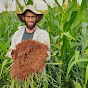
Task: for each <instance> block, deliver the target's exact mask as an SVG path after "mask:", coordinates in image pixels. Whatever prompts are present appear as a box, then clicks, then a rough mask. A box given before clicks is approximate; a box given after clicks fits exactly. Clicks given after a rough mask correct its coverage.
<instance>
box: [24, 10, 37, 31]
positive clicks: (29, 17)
mask: <svg viewBox="0 0 88 88" xmlns="http://www.w3.org/2000/svg"><path fill="white" fill-rule="evenodd" d="M37 19H38V17H37V16H36V14H34V13H32V12H29V11H27V12H26V13H25V16H24V17H23V20H24V21H25V24H26V26H27V28H28V29H30V30H32V29H33V28H34V27H35V25H36V21H37Z"/></svg>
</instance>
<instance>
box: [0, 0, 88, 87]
mask: <svg viewBox="0 0 88 88" xmlns="http://www.w3.org/2000/svg"><path fill="white" fill-rule="evenodd" d="M55 2H56V4H57V6H56V7H54V8H51V7H50V6H48V11H47V14H45V16H44V18H43V20H42V21H41V22H40V23H38V24H37V26H38V27H39V28H41V29H44V30H47V31H48V33H49V36H50V41H51V59H50V61H48V62H47V65H46V70H45V75H42V74H41V75H38V74H36V75H35V76H33V74H31V77H30V79H29V80H26V79H25V80H24V81H23V82H22V83H19V82H18V80H13V81H12V80H11V78H10V74H9V72H10V67H11V65H12V63H13V60H11V59H10V58H7V57H5V55H6V53H7V51H8V49H9V47H10V43H11V37H12V35H13V34H14V32H15V31H16V30H18V28H17V27H18V26H21V25H23V24H22V23H21V22H20V21H19V20H18V18H17V16H16V14H15V13H14V12H3V13H0V88H29V87H28V86H30V87H31V88H88V1H87V0H82V3H81V6H79V5H78V4H77V0H72V2H71V1H70V0H68V2H69V3H68V7H67V8H66V9H65V10H63V8H62V7H61V6H60V5H59V3H58V2H57V0H55ZM41 76H42V77H41Z"/></svg>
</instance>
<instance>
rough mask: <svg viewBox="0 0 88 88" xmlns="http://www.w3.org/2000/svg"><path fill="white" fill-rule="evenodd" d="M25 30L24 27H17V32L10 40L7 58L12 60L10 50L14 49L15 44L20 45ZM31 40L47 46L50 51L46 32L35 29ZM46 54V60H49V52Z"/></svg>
mask: <svg viewBox="0 0 88 88" xmlns="http://www.w3.org/2000/svg"><path fill="white" fill-rule="evenodd" d="M25 28H26V26H20V27H18V29H19V30H18V31H16V32H15V33H14V35H13V37H12V40H11V46H10V49H9V51H8V52H7V54H6V56H7V57H9V58H12V56H11V52H12V50H14V49H16V45H17V44H19V43H21V40H22V36H23V33H24V31H25ZM32 40H36V41H39V42H41V43H43V44H45V45H47V46H48V47H49V49H50V38H49V34H48V32H47V31H45V30H42V29H39V28H38V27H36V30H35V32H34V35H33V38H32ZM48 54H49V57H47V60H49V59H50V50H49V51H48Z"/></svg>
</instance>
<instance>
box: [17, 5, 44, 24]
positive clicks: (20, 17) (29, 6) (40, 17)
mask: <svg viewBox="0 0 88 88" xmlns="http://www.w3.org/2000/svg"><path fill="white" fill-rule="evenodd" d="M26 10H30V11H32V12H33V13H35V14H37V15H38V20H37V23H38V22H39V21H41V19H42V17H43V13H41V12H38V10H37V9H36V8H35V7H34V6H33V5H28V6H25V7H24V9H23V12H21V13H18V14H17V16H18V18H19V20H20V21H21V22H23V23H24V20H23V19H22V16H23V13H24V12H25V11H26Z"/></svg>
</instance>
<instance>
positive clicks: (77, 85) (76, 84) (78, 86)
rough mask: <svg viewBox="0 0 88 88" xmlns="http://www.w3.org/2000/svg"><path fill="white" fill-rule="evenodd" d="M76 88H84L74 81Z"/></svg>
mask: <svg viewBox="0 0 88 88" xmlns="http://www.w3.org/2000/svg"><path fill="white" fill-rule="evenodd" d="M73 84H74V88H82V87H81V85H80V83H78V82H76V81H74V80H73Z"/></svg>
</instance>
